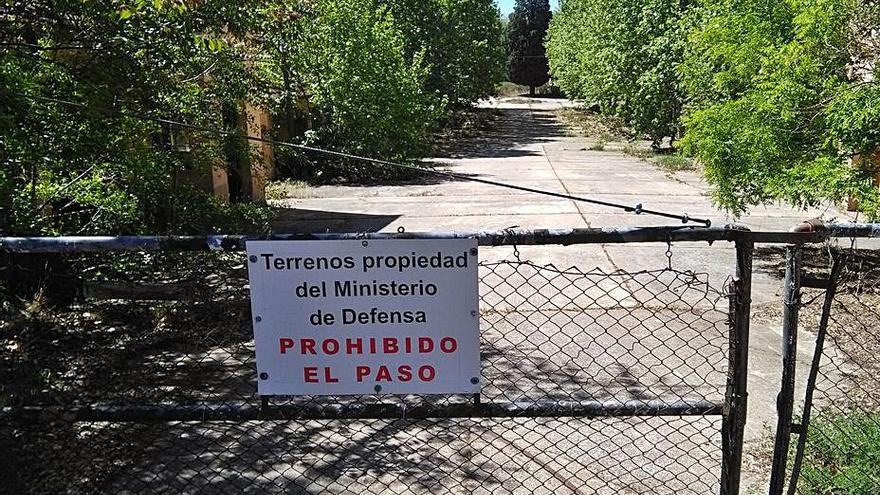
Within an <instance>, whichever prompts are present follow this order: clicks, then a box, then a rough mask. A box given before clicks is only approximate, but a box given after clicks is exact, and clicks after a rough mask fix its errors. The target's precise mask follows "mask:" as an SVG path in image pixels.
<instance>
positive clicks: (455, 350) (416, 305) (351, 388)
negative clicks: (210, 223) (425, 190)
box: [247, 239, 480, 395]
mask: <svg viewBox="0 0 880 495" xmlns="http://www.w3.org/2000/svg"><path fill="white" fill-rule="evenodd" d="M247 254H248V261H249V263H248V275H249V278H250V287H251V308H252V310H253V318H254V341H255V345H256V354H257V372H258V374H259V380H258V383H259V385H258V390H259V393H260V394H261V395H347V394H374V393H383V394H384V393H388V394H411V393H417V394H449V393H476V392H478V391H479V388H480V384H479V377H480V344H479V312H478V304H479V303H478V295H477V294H478V293H477V242H476V240H475V239H443V240H410V239H405V240H404V239H389V240H370V241H360V240H357V241H354V240H352V241H249V242H248V243H247Z"/></svg>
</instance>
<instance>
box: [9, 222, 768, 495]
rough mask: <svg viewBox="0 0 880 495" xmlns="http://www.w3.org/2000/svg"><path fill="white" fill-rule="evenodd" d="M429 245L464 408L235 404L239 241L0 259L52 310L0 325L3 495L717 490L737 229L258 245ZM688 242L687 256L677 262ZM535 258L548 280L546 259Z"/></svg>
mask: <svg viewBox="0 0 880 495" xmlns="http://www.w3.org/2000/svg"><path fill="white" fill-rule="evenodd" d="M452 237H476V238H478V240H479V244H480V246H481V250H480V257H481V266H480V299H481V301H480V316H481V370H482V382H483V387H482V391H481V393H480V394H478V395H473V396H462V395H452V396H417V395H409V396H389V395H374V396H361V397H341V396H340V397H260V396H258V395H256V387H255V382H256V380H257V377H256V372H255V366H254V362H253V348H252V340H253V334H252V329H251V321H250V318H251V316H250V311H249V306H248V292H247V286H246V284H247V277H246V262H245V261H244V258H243V254H242V253H241V250H242V248H243V246H244V244H245V243H246V242H247V239H246V238H244V237H240V236H214V237H201V238H199V237H187V238H181V237H174V238H169V237H165V238H160V237H131V238H56V239H25V238H18V239H13V238H6V239H2V240H0V251H2V252H3V253H6V256H7V261H8V263H7V266H6V269H9V270H12V269H16V270H22V273H25V272H27V271H28V270H31V271H36V272H38V273H40V274H41V276H43V275H45V276H46V277H47V278H46V280H44V281H43V282H44V283H45V284H46V285H54V286H55V287H56V289H57V288H58V287H61V288H62V289H65V288H66V289H67V290H66V291H65V290H60V292H62V293H67V294H69V296H70V297H69V300H68V301H65V302H64V304H53V303H51V301H39V300H38V301H35V302H34V303H33V304H34V305H36V306H39V307H34V308H32V309H33V311H31V312H27V311H25V312H24V313H22V314H18V315H16V316H15V317H10V318H9V321H7V322H5V323H4V326H5V328H4V332H5V335H4V338H5V339H6V340H7V342H6V346H7V348H8V349H10V350H11V351H12V352H10V353H8V354H7V357H5V358H4V362H3V363H2V373H3V374H4V375H5V376H4V378H3V380H2V382H3V387H4V389H3V394H2V399H0V400H2V401H3V403H2V406H3V409H2V415H3V421H4V426H3V428H2V433H0V441H2V443H3V449H4V451H5V452H6V453H9V454H11V455H10V456H9V462H7V463H6V471H7V472H4V473H2V474H3V475H4V478H5V480H6V486H7V487H9V488H10V490H11V491H12V492H35V493H58V492H72V493H94V492H111V493H137V492H148V493H195V492H198V493H239V492H259V493H267V492H269V493H275V492H284V493H315V492H327V493H361V492H366V493H386V492H388V493H425V492H430V493H719V492H720V493H724V494H726V493H731V494H732V493H738V492H739V483H740V466H741V464H742V446H743V428H744V424H745V420H746V397H747V392H746V378H747V359H748V335H749V334H748V331H749V307H750V299H751V295H750V294H751V292H750V291H751V262H752V249H753V243H754V240H755V238H754V235H753V234H750V233H748V232H746V231H744V230H742V229H736V228H696V229H695V228H689V227H662V228H642V229H605V230H601V229H583V230H565V231H546V230H541V231H513V230H506V231H499V232H480V233H432V234H410V233H400V234H351V235H348V234H323V235H311V236H279V237H276V239H310V240H313V241H314V242H321V240H322V239H377V238H428V239H432V238H434V239H436V238H452ZM706 241H708V242H710V243H712V242H715V241H719V242H718V244H716V245H714V246H711V247H706V246H705V242H706ZM728 241H729V242H728ZM694 242H700V243H702V244H701V245H699V249H698V250H696V251H695V250H693V249H691V250H688V249H679V244H680V243H694ZM631 243H640V244H639V245H640V246H643V248H644V249H652V250H658V249H659V250H661V251H662V252H665V253H666V254H667V257H666V258H662V259H663V260H664V262H663V263H661V264H660V265H659V266H647V267H646V266H643V265H644V263H641V262H639V260H634V264H633V267H634V268H630V269H627V268H626V267H624V268H621V267H612V269H598V268H592V266H595V265H592V266H591V264H590V261H588V260H589V259H590V258H589V257H588V254H589V253H594V254H595V253H600V255H601V250H602V249H603V248H602V245H606V246H607V245H614V244H631ZM707 250H708V252H710V253H711V254H710V256H709V258H710V259H712V264H713V265H719V264H723V265H724V267H725V268H722V269H720V272H721V273H720V275H719V273H715V274H714V275H711V276H710V274H709V273H708V272H701V271H699V270H695V269H694V268H693V266H695V265H696V264H695V263H693V262H692V261H693V260H691V259H690V258H691V254H690V253H694V252H706V251H707ZM548 251H549V252H560V251H562V252H564V253H565V259H567V260H571V263H567V264H566V265H565V266H557V265H558V263H557V264H551V263H548V262H547V259H548V258H547V256H546V254H547V252H548ZM724 259H726V260H727V261H722V260H724ZM53 260H56V261H53ZM57 260H63V262H58V261H57ZM585 260H587V261H585ZM88 267H91V268H88ZM49 274H51V275H49ZM56 292H57V291H56Z"/></svg>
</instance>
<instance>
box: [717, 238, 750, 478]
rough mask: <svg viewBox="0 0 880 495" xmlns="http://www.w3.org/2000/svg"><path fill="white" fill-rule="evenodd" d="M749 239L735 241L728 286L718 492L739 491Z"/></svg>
mask: <svg viewBox="0 0 880 495" xmlns="http://www.w3.org/2000/svg"><path fill="white" fill-rule="evenodd" d="M754 250H755V245H754V243H753V242H752V241H750V240H742V239H741V240H738V241H736V278H735V279H734V281H733V282H732V283H731V290H730V314H731V321H730V338H729V341H730V344H729V345H730V349H729V357H728V359H729V362H728V369H727V390H726V392H725V400H724V417H723V419H722V423H721V450H722V452H721V495H736V494H738V493H739V486H740V475H741V474H742V451H743V434H744V431H745V425H746V415H747V405H748V400H747V399H748V366H749V320H750V313H751V306H752V255H753V254H754Z"/></svg>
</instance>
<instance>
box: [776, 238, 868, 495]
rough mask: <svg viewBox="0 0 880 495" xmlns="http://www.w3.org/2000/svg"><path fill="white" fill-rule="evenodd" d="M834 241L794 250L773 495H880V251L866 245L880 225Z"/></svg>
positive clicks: (789, 258) (790, 252) (788, 275)
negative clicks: (802, 351)
mask: <svg viewBox="0 0 880 495" xmlns="http://www.w3.org/2000/svg"><path fill="white" fill-rule="evenodd" d="M835 233H836V234H837V236H838V237H842V238H843V239H841V242H840V244H829V245H823V246H820V247H819V248H810V247H808V246H804V245H801V244H798V245H791V246H789V247H788V248H787V249H786V271H785V312H784V326H783V341H782V344H783V347H782V354H783V363H782V364H783V381H782V386H781V391H780V395H779V400H778V404H777V417H778V423H777V428H776V435H775V446H774V455H773V466H772V472H771V477H770V493H771V495H774V494H782V493H788V494H794V493H854V494H862V493H864V494H872V493H878V491H880V474H878V473H880V472H878V469H877V456H878V455H880V249H878V247H880V245H878V244H877V242H876V241H868V240H861V241H860V240H859V239H865V238H878V237H880V225H862V226H849V227H848V228H844V227H843V226H840V227H837V229H836V232H835ZM860 243H862V244H864V246H860V245H859V244H860ZM860 247H861V249H860ZM799 330H800V331H799ZM804 334H806V336H808V337H809V338H810V341H808V342H799V335H800V338H803V336H804ZM799 346H801V347H802V348H805V349H806V352H807V354H808V356H809V358H808V359H805V358H804V357H803V355H802V354H801V357H800V359H799V352H798V348H799ZM799 384H803V389H804V392H803V396H802V397H803V398H802V399H801V393H800V391H799V390H797V389H798V388H800V387H798V385H799Z"/></svg>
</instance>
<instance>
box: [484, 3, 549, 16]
mask: <svg viewBox="0 0 880 495" xmlns="http://www.w3.org/2000/svg"><path fill="white" fill-rule="evenodd" d="M515 3H516V0H498V7H499V8H501V15H503V16H507V15H508V14H510V13H511V12H513V4H515ZM558 7H559V0H550V8H551V9H553V10H556V9H557V8H558Z"/></svg>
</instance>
